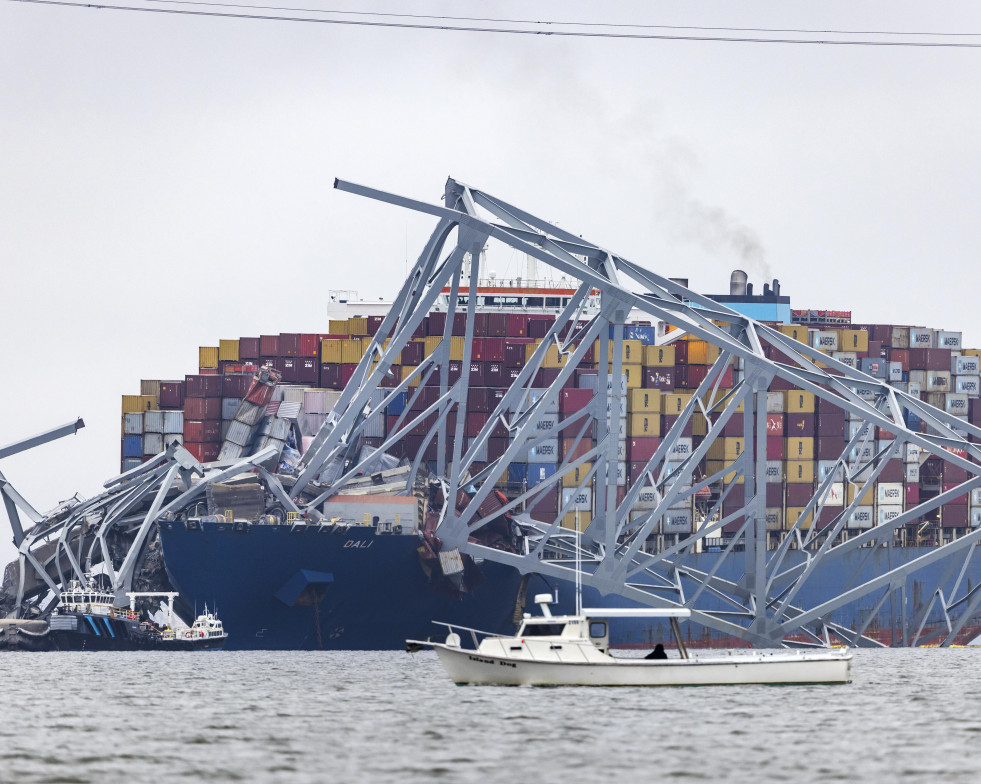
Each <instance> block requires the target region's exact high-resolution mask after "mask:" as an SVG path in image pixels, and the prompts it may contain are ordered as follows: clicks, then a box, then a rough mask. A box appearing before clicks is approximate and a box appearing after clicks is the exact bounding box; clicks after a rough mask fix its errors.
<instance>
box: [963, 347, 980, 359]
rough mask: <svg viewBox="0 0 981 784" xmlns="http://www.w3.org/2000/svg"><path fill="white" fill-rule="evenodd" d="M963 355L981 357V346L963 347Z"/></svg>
mask: <svg viewBox="0 0 981 784" xmlns="http://www.w3.org/2000/svg"><path fill="white" fill-rule="evenodd" d="M961 356H963V357H981V348H962V349H961Z"/></svg>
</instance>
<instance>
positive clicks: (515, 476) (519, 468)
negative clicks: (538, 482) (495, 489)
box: [508, 463, 528, 487]
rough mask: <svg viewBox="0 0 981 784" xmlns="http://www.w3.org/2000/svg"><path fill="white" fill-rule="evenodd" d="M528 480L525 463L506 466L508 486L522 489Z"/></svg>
mask: <svg viewBox="0 0 981 784" xmlns="http://www.w3.org/2000/svg"><path fill="white" fill-rule="evenodd" d="M527 479H528V464H527V463H510V464H509V465H508V486H509V487H522V486H523V485H524V483H525V482H526V481H527Z"/></svg>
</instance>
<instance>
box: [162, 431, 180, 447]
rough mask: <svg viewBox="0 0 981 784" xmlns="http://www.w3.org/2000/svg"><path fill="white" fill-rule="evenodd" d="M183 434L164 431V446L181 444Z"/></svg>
mask: <svg viewBox="0 0 981 784" xmlns="http://www.w3.org/2000/svg"><path fill="white" fill-rule="evenodd" d="M183 443H184V434H183V433H165V434H164V447H165V448H166V447H168V446H170V445H171V444H183Z"/></svg>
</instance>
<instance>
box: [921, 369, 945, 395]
mask: <svg viewBox="0 0 981 784" xmlns="http://www.w3.org/2000/svg"><path fill="white" fill-rule="evenodd" d="M926 390H927V392H949V391H950V371H949V370H929V371H927V380H926Z"/></svg>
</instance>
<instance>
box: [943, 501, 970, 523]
mask: <svg viewBox="0 0 981 784" xmlns="http://www.w3.org/2000/svg"><path fill="white" fill-rule="evenodd" d="M968 519H969V517H968V513H967V504H944V506H943V509H942V511H941V512H940V525H941V527H942V528H966V527H967V521H968Z"/></svg>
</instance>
